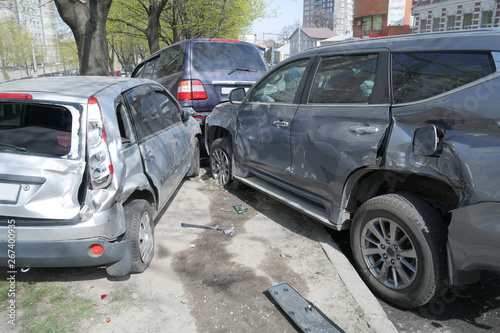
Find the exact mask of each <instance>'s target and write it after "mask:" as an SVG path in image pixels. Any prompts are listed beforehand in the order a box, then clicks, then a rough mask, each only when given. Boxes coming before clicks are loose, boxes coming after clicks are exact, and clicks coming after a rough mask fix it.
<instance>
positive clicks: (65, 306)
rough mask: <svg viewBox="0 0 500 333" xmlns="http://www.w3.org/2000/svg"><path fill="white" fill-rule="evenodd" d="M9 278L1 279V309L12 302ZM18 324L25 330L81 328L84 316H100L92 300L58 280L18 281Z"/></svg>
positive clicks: (48, 330) (33, 332)
mask: <svg viewBox="0 0 500 333" xmlns="http://www.w3.org/2000/svg"><path fill="white" fill-rule="evenodd" d="M8 291H9V283H8V281H0V302H1V303H0V312H3V311H5V310H6V308H7V305H8ZM16 311H17V312H16V314H17V316H18V317H17V319H16V323H17V325H20V326H21V327H22V328H23V332H28V333H38V332H44V333H45V332H47V333H51V332H78V331H79V324H80V323H82V320H85V319H90V318H91V317H97V316H100V315H99V314H98V313H97V312H96V310H95V307H94V305H93V303H92V301H91V300H88V299H86V298H83V297H81V296H77V295H75V294H74V292H72V290H71V288H69V287H65V286H61V285H60V284H56V283H54V282H43V283H36V284H33V283H29V282H24V281H16Z"/></svg>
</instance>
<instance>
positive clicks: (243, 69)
mask: <svg viewBox="0 0 500 333" xmlns="http://www.w3.org/2000/svg"><path fill="white" fill-rule="evenodd" d="M236 71H240V72H257V71H256V70H255V69H250V68H235V69H233V70H232V71H230V72H229V73H227V75H231V74H233V73H234V72H236Z"/></svg>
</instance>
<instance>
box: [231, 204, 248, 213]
mask: <svg viewBox="0 0 500 333" xmlns="http://www.w3.org/2000/svg"><path fill="white" fill-rule="evenodd" d="M233 208H234V210H235V211H237V212H238V214H243V213H245V212H247V211H248V208H243V205H242V204H236V205H234V206H233Z"/></svg>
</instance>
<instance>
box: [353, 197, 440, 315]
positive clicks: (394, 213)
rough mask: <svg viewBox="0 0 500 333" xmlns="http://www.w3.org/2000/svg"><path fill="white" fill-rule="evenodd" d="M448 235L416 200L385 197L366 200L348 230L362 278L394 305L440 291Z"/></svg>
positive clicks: (409, 303) (433, 212)
mask: <svg viewBox="0 0 500 333" xmlns="http://www.w3.org/2000/svg"><path fill="white" fill-rule="evenodd" d="M446 231H447V229H446V225H445V224H444V221H442V219H441V217H440V216H439V214H438V213H437V212H436V210H435V209H433V208H432V207H431V206H430V205H428V204H427V203H426V202H425V201H423V200H421V199H419V198H417V197H415V196H412V195H409V194H387V195H382V196H379V197H375V198H373V199H370V200H368V201H366V202H365V203H364V204H363V205H361V207H360V208H359V209H358V210H357V211H356V214H355V215H354V219H353V226H352V228H351V247H352V252H353V255H354V260H355V263H356V265H357V267H358V270H359V272H360V275H361V277H362V278H363V280H364V281H365V282H366V283H367V285H368V286H369V287H370V288H371V289H372V290H373V291H374V292H375V293H376V294H378V295H379V296H381V297H382V298H384V299H386V300H387V301H389V302H390V303H393V304H395V305H397V306H400V307H404V308H414V307H418V306H421V305H424V304H426V303H428V302H430V301H431V300H433V299H434V298H436V297H438V296H440V295H441V292H442V291H443V289H444V279H445V277H446Z"/></svg>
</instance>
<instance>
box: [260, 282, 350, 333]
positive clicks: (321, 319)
mask: <svg viewBox="0 0 500 333" xmlns="http://www.w3.org/2000/svg"><path fill="white" fill-rule="evenodd" d="M267 290H268V291H269V294H270V295H271V296H272V298H273V299H274V300H275V301H276V302H277V303H278V304H279V306H281V308H282V309H283V310H284V312H285V313H286V314H287V315H288V316H289V317H290V319H292V320H293V321H294V323H295V324H296V325H297V326H298V327H300V329H301V330H302V331H303V332H332V333H340V332H344V331H343V330H342V329H341V328H340V327H338V326H337V325H336V324H335V323H334V322H333V321H331V320H330V319H329V318H328V317H327V316H325V314H324V313H323V312H321V310H320V309H318V308H317V307H316V306H315V305H314V304H312V303H311V302H309V301H308V300H306V299H305V298H304V297H302V296H301V295H300V294H299V293H298V292H297V291H296V290H295V289H293V287H292V286H290V285H289V284H288V283H287V282H281V283H278V284H276V285H274V286H271V287H269V288H268V289H267Z"/></svg>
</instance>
